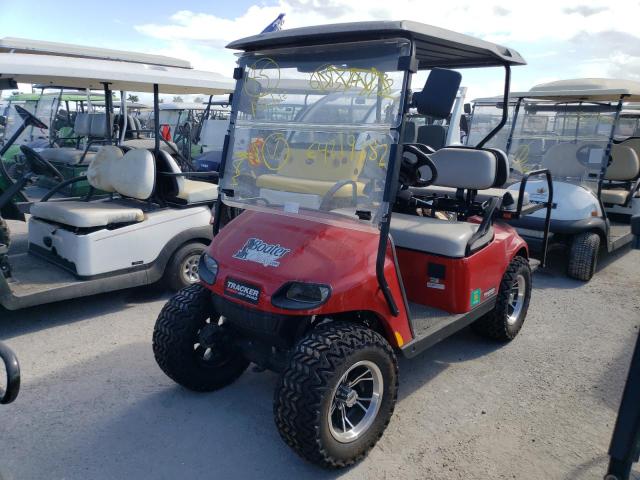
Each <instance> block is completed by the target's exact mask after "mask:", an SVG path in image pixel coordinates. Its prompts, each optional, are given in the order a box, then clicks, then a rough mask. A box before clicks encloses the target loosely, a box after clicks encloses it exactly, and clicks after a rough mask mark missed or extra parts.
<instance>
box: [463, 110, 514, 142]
mask: <svg viewBox="0 0 640 480" xmlns="http://www.w3.org/2000/svg"><path fill="white" fill-rule="evenodd" d="M503 105H504V104H503V103H502V102H499V103H476V104H475V106H474V107H473V113H472V115H471V118H470V122H469V123H470V126H469V136H468V137H467V145H469V146H475V145H477V144H478V143H480V141H481V140H482V139H484V138H485V137H486V136H487V135H488V134H489V132H491V130H493V129H494V128H495V127H497V126H498V124H499V123H500V121H501V120H502V110H503ZM508 108H509V112H508V115H509V116H508V118H507V123H506V124H505V125H504V126H503V127H502V128H501V129H500V130H498V132H497V133H496V134H495V135H494V137H493V138H491V139H490V140H489V141H488V142H487V143H486V144H485V148H499V149H500V150H503V151H505V150H506V148H507V139H508V138H509V130H510V129H511V120H512V119H513V112H514V108H515V103H510V104H509V107H508Z"/></svg>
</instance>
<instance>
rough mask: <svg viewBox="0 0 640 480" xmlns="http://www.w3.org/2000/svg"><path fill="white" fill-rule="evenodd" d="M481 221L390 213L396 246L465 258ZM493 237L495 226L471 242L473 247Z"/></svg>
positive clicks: (479, 246)
mask: <svg viewBox="0 0 640 480" xmlns="http://www.w3.org/2000/svg"><path fill="white" fill-rule="evenodd" d="M479 226H480V225H479V224H476V223H468V222H457V221H449V220H440V219H437V218H431V217H419V216H417V215H405V214H401V213H394V214H393V215H392V216H391V229H390V232H391V237H392V238H393V241H394V242H395V245H396V247H400V248H410V249H411V250H418V251H420V252H425V253H432V254H436V255H442V256H445V257H453V258H462V257H465V256H466V255H467V252H468V250H467V246H468V245H469V241H470V240H471V237H472V236H473V234H474V233H476V231H477V230H478V227H479ZM492 238H493V229H489V231H488V233H487V234H486V235H484V236H483V237H482V238H481V239H479V240H478V241H476V242H474V244H473V245H470V246H469V249H470V250H471V251H475V250H478V249H479V248H482V247H484V246H485V245H487V244H488V243H489V242H490V241H491V239H492Z"/></svg>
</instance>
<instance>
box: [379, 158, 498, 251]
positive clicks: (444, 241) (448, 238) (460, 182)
mask: <svg viewBox="0 0 640 480" xmlns="http://www.w3.org/2000/svg"><path fill="white" fill-rule="evenodd" d="M431 160H432V161H433V163H434V164H435V166H436V169H437V171H438V178H437V184H438V186H444V187H449V188H455V189H462V190H468V191H474V190H482V189H487V188H491V187H494V186H495V185H502V184H503V183H504V182H505V176H506V173H505V169H504V168H505V165H504V158H503V157H501V156H500V155H498V154H496V152H494V151H489V150H479V149H473V148H465V147H445V148H442V149H441V150H438V151H437V152H435V153H433V154H431ZM506 171H507V172H508V169H507V170H506ZM417 190H421V189H417ZM412 192H413V189H412ZM490 214H491V213H488V215H490ZM489 220H490V219H489ZM390 233H391V236H392V238H393V240H394V242H395V245H396V246H397V247H400V248H408V249H411V250H417V251H420V252H425V253H431V254H436V255H442V256H445V257H452V258H462V257H466V256H468V255H471V254H472V253H474V252H476V251H477V250H480V249H481V248H483V247H485V246H486V245H488V244H489V242H491V240H492V239H493V228H492V227H491V225H490V224H488V228H486V230H484V231H483V230H482V228H481V224H477V223H471V222H463V221H457V220H456V221H450V220H441V219H438V218H433V217H421V216H418V215H407V214H401V213H394V214H393V215H392V217H391V228H390Z"/></svg>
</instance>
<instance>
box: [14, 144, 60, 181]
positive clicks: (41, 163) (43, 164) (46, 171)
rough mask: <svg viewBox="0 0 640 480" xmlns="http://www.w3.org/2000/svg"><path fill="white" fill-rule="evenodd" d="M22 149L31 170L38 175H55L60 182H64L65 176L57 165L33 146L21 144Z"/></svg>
mask: <svg viewBox="0 0 640 480" xmlns="http://www.w3.org/2000/svg"><path fill="white" fill-rule="evenodd" d="M20 151H21V152H22V154H23V155H24V157H25V160H26V163H27V165H28V167H29V171H31V172H32V173H35V174H36V175H45V176H48V177H53V178H55V179H57V180H58V181H60V182H64V177H63V176H62V174H61V173H60V172H59V171H58V169H57V168H56V167H54V166H53V165H51V163H50V162H49V161H48V160H45V159H44V158H42V156H41V155H40V154H39V153H38V152H36V151H35V150H34V149H33V148H31V147H27V146H26V145H20Z"/></svg>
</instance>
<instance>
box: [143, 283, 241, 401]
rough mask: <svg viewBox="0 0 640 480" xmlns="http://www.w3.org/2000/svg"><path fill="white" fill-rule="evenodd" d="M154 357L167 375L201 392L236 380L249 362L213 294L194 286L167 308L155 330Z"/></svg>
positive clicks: (170, 301) (164, 308) (183, 292)
mask: <svg viewBox="0 0 640 480" xmlns="http://www.w3.org/2000/svg"><path fill="white" fill-rule="evenodd" d="M153 354H154V356H155V359H156V362H157V363H158V365H159V366H160V368H161V369H162V371H163V372H164V373H166V374H167V376H168V377H169V378H171V379H173V380H174V381H176V382H177V383H179V384H180V385H182V386H184V387H186V388H188V389H190V390H196V391H201V392H207V391H212V390H217V389H219V388H222V387H224V386H226V385H228V384H230V383H232V382H233V381H234V380H236V379H237V378H238V377H239V376H240V375H242V373H243V372H244V371H245V370H246V368H247V366H249V362H248V361H247V360H246V359H245V358H244V357H243V356H242V354H241V353H240V351H239V350H238V349H236V348H235V347H234V342H233V332H231V331H230V330H229V329H228V327H227V326H226V325H225V324H224V323H223V322H221V318H220V316H219V315H218V314H216V313H215V311H214V310H213V307H212V304H211V292H209V291H208V290H207V289H206V288H204V287H203V286H201V285H191V286H189V287H187V288H185V289H183V290H181V291H180V292H178V293H177V294H176V295H174V296H173V297H172V298H171V299H170V300H169V301H168V302H167V304H166V305H165V306H164V307H163V309H162V311H161V312H160V315H159V316H158V320H156V325H155V328H154V330H153Z"/></svg>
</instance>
